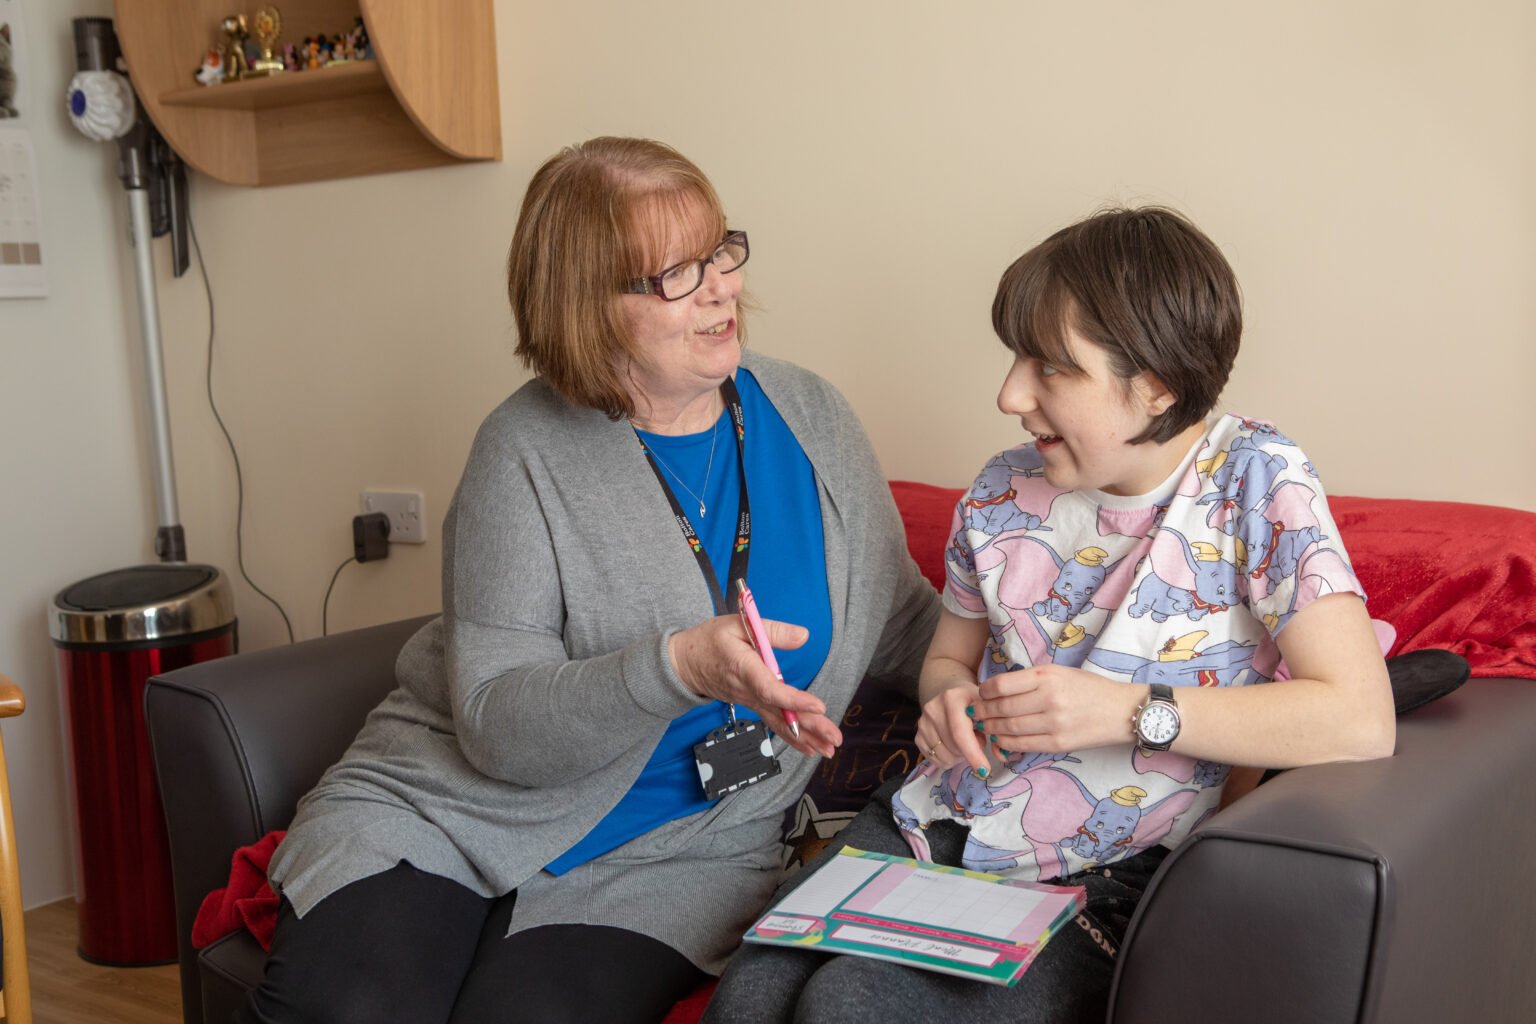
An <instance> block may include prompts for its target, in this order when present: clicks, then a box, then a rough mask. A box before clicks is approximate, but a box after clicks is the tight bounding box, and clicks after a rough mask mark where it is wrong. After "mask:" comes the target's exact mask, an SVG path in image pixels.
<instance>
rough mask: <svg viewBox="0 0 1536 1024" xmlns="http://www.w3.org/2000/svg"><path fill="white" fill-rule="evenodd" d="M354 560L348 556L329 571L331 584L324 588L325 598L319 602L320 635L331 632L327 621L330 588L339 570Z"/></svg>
mask: <svg viewBox="0 0 1536 1024" xmlns="http://www.w3.org/2000/svg"><path fill="white" fill-rule="evenodd" d="M355 561H357V558H356V557H352V558H349V559H347V560H346V561H345V562H342V563H341V564H340V565H338V566H337V567H336V571H335V572H333V573H331V586H329V587H326V588H325V600H324V601H322V602H320V635H321V636H330V635H331V633H330V623H329V621H328V619H329V616H330V613H331V588H332V587H334V586H336V577H338V576H340V575H341V570H343V569H345V568H346V567H347V566H349V565H351V564H352V563H353V562H355Z"/></svg>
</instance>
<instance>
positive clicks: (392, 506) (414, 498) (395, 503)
mask: <svg viewBox="0 0 1536 1024" xmlns="http://www.w3.org/2000/svg"><path fill="white" fill-rule="evenodd" d="M363 512H364V514H366V513H369V512H383V513H384V514H385V515H387V516H389V542H390V543H391V544H425V543H426V542H427V506H426V499H424V498H423V497H422V496H421V494H420V493H419V492H417V491H364V492H363Z"/></svg>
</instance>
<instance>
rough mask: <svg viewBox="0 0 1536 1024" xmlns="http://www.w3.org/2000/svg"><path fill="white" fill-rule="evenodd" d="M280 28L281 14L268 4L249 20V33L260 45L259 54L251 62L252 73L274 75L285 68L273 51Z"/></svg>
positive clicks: (281, 26)
mask: <svg viewBox="0 0 1536 1024" xmlns="http://www.w3.org/2000/svg"><path fill="white" fill-rule="evenodd" d="M282 30H283V16H282V14H281V13H280V12H279V11H278V9H277V8H276V7H274V6H272V5H271V4H268V5H267V6H265V7H263V8H261V9H260V10H258V11H257V12H256V14H255V17H254V18H253V20H252V22H251V34H252V35H254V36H255V37H256V42H257V43H258V44H259V45H260V47H261V56H259V57H257V58H256V60H255V61H254V62H252V64H251V74H252V75H276V74H280V73H281V72H283V71H286V70H287V69H286V68H285V67H284V66H283V62H282V61H281V60H279V59H278V58H277V55H276V54H275V53H273V47H275V46H276V45H277V36H278V33H280V32H282Z"/></svg>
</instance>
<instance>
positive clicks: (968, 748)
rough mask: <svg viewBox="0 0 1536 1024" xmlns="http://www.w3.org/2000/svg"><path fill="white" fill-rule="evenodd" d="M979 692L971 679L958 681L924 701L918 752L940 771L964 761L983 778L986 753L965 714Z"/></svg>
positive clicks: (918, 722) (919, 729)
mask: <svg viewBox="0 0 1536 1024" xmlns="http://www.w3.org/2000/svg"><path fill="white" fill-rule="evenodd" d="M978 692H979V688H978V687H977V685H976V682H975V680H974V679H973V680H971V681H969V682H967V681H966V680H964V679H957V680H953V681H952V684H951V685H949V686H947V687H946V688H944V689H942V690H938V692H936V693H934V694H933V696H931V697H929V698H928V699H927V700H926V701H924V702H923V714H922V717H921V718H919V719H918V720H917V737H916V742H917V749H918V751H919V752H920V753H921V754H922V755H923V756H924V757H926V758H927V759H928V760H929V762H930V763H932V764H934V765H936V766H938V767H939V768H953V767H954V766H955V765H957V764H959V763H960V762H962V761H964V762H965V763H966V764H968V765H970V766H971V767H972V768H974V769H976V773H977V774H978V775H980V776H981V777H982V778H986V776H987V772H988V768H987V753H986V750H985V749H984V748H983V747H982V737H981V736H980V735H979V734H978V733H977V732H976V722H975V721H973V720H972V718H971V716H970V714H969V713H968V709H969V707H970V706H971V704H972V702H973V701H975V700H976V696H977V694H978Z"/></svg>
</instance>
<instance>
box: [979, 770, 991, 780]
mask: <svg viewBox="0 0 1536 1024" xmlns="http://www.w3.org/2000/svg"><path fill="white" fill-rule="evenodd" d="M976 774H977V776H978V777H980V778H983V779H984V778H986V777H987V776H988V775H990V774H991V772H990V771H988V770H987V769H986V768H977V769H976Z"/></svg>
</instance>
